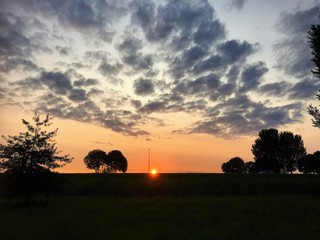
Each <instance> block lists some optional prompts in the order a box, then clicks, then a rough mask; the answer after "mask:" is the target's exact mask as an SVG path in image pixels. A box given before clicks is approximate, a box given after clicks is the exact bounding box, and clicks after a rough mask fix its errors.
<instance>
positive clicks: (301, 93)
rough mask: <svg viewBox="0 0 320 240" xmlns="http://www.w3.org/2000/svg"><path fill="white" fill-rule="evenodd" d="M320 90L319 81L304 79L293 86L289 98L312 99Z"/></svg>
mask: <svg viewBox="0 0 320 240" xmlns="http://www.w3.org/2000/svg"><path fill="white" fill-rule="evenodd" d="M319 88H320V83H319V81H318V80H315V79H313V78H304V79H302V80H301V81H299V82H297V83H296V84H294V85H293V87H292V88H291V89H290V92H289V93H290V95H289V97H290V99H312V98H313V97H314V96H315V95H316V93H317V89H319Z"/></svg>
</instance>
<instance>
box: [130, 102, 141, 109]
mask: <svg viewBox="0 0 320 240" xmlns="http://www.w3.org/2000/svg"><path fill="white" fill-rule="evenodd" d="M131 105H132V106H134V107H135V108H140V107H141V106H142V103H141V101H139V100H131Z"/></svg>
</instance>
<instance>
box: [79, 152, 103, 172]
mask: <svg viewBox="0 0 320 240" xmlns="http://www.w3.org/2000/svg"><path fill="white" fill-rule="evenodd" d="M106 158H107V154H106V153H105V152H104V151H102V150H100V149H96V150H92V151H90V152H89V153H88V155H87V156H86V157H85V158H84V160H83V161H84V164H85V165H86V166H87V168H89V169H94V171H95V172H96V173H99V172H104V171H105V164H106V163H105V162H106Z"/></svg>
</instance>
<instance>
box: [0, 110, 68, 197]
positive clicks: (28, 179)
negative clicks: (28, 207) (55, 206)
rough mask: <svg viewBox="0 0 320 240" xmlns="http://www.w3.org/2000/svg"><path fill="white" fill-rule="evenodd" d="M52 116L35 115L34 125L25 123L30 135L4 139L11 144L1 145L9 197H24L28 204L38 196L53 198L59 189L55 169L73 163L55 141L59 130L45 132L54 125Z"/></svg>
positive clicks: (1, 163) (0, 165) (0, 157)
mask: <svg viewBox="0 0 320 240" xmlns="http://www.w3.org/2000/svg"><path fill="white" fill-rule="evenodd" d="M52 119H53V118H52V117H50V116H49V115H47V116H46V118H45V119H44V120H41V119H40V116H39V115H38V114H37V113H35V114H34V116H33V124H32V123H30V122H27V121H26V120H24V119H22V123H23V124H24V125H25V126H26V128H27V131H26V132H20V133H19V134H18V135H16V136H7V137H5V136H2V137H3V139H4V140H5V141H6V142H7V144H0V170H1V171H2V172H5V176H6V178H7V193H8V194H9V195H12V196H17V195H23V196H24V197H25V201H26V202H27V203H28V202H29V198H30V197H31V196H33V195H35V194H49V193H51V192H52V191H53V188H54V187H55V184H56V182H55V179H56V178H55V175H54V173H53V172H52V171H51V169H55V168H59V167H62V166H64V165H65V164H67V163H70V162H71V161H72V158H71V157H69V155H64V156H59V155H58V154H59V153H60V152H58V151H57V147H56V142H55V141H54V140H53V138H54V136H56V134H57V131H58V129H55V130H54V131H49V132H47V131H45V130H43V128H45V127H49V126H50V125H52V123H51V120H52Z"/></svg>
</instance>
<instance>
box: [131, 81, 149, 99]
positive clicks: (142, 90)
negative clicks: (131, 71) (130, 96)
mask: <svg viewBox="0 0 320 240" xmlns="http://www.w3.org/2000/svg"><path fill="white" fill-rule="evenodd" d="M133 87H134V92H135V94H137V95H141V96H146V95H150V94H153V93H154V85H153V83H152V81H151V80H150V79H144V78H139V79H137V80H135V81H134V84H133Z"/></svg>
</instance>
